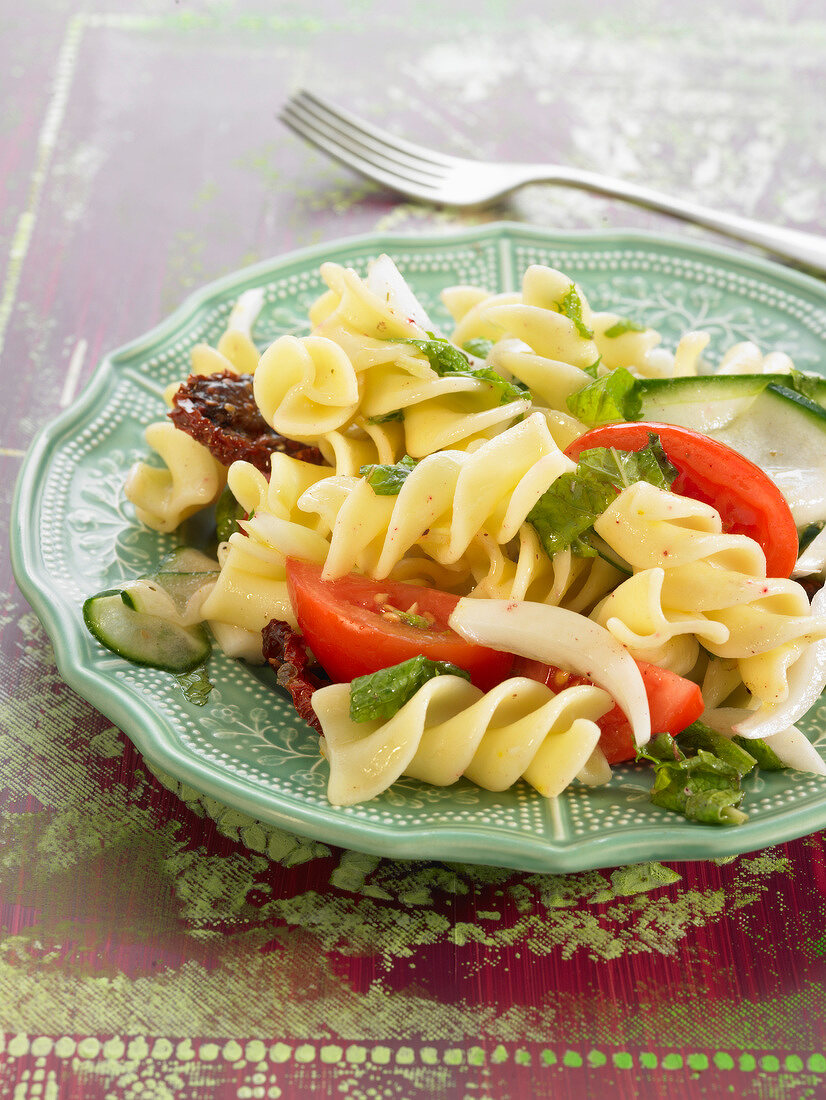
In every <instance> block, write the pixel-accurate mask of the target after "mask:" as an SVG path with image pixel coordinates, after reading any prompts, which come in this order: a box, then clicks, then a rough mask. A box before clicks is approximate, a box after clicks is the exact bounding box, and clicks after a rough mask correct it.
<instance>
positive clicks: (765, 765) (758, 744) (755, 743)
mask: <svg viewBox="0 0 826 1100" xmlns="http://www.w3.org/2000/svg"><path fill="white" fill-rule="evenodd" d="M732 742H733V743H734V744H735V745H739V746H740V748H741V749H745V751H746V752H747V753H748V754H749V756H753V757H754V759H755V760H756V761H757V767H758V768H759V769H760V771H761V772H782V771H783V769H784V768H785V767H786V765H785V764H784V763H783V761H782V760H781V759H780V757H779V756H778V755H777V753H776V752H775V751H774V749H773V748H771V747H770V745H769V744H768V742H767V741H764V740H763V738H762V737H733V738H732Z"/></svg>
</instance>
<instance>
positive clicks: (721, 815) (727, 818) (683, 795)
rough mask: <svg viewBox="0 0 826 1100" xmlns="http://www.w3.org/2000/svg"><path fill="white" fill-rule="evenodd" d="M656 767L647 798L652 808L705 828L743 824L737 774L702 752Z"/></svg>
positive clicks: (735, 770) (712, 756) (721, 762)
mask: <svg viewBox="0 0 826 1100" xmlns="http://www.w3.org/2000/svg"><path fill="white" fill-rule="evenodd" d="M655 766H656V776H655V777H654V783H653V786H652V787H651V792H650V798H651V801H652V802H653V803H654V805H655V806H662V807H663V809H665V810H672V811H674V812H675V813H679V814H682V815H683V816H684V817H686V818H688V819H689V820H690V821H699V822H701V823H703V824H705V825H740V824H742V823H743V822H744V821H746V820H747V818H746V815H745V814H744V813H742V812H741V811H740V810H739V809H737V807H738V806H739V805H740V803H741V802H742V801H743V794H744V792H743V791H742V790H741V788H740V773H739V772H738V770H737V768H735V767H733V766H732V765H731V764H727V763H726V762H725V761H724V760H720V759H719V758H718V757H716V756H714V755H713V754H712V753H710V752H707V751H706V750H705V749H699V750H698V751H697V754H696V756H687V757H685V758H684V759H682V760H669V761H663V762H662V763H659V764H657V765H655Z"/></svg>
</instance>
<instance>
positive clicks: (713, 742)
mask: <svg viewBox="0 0 826 1100" xmlns="http://www.w3.org/2000/svg"><path fill="white" fill-rule="evenodd" d="M680 748H681V749H683V750H687V751H689V752H690V751H692V750H693V751H695V752H699V750H700V749H704V750H705V751H706V752H710V753H712V754H713V755H714V756H716V757H717V758H718V760H723V761H725V763H726V764H730V765H731V767H732V768H734V769H735V770H736V771H737V773H738V775H740V776H741V777H742V776H744V775H748V774H749V772H750V771H752V770H753V769H754V766H755V764H756V763H757V760H756V758H755V757H754V756H753V755H752V754H751V753H750V752H749V751H748V750H747V749H746V748H744V747H742V746H741V745H737V744H735V742H734V741H733V740H732V739H731V738H730V737H724V736H723V734H722V733H717V731H716V730H713V729H711V727H710V726H707V725H706V724H705V723H704V722H692V724H691V725H690V726H688V728H687V729H684V730H683V732H682V733H681V734H680Z"/></svg>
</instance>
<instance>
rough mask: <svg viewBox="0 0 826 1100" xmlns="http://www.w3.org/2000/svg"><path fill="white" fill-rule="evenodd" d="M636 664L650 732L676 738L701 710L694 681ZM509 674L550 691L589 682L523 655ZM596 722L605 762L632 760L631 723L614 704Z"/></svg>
mask: <svg viewBox="0 0 826 1100" xmlns="http://www.w3.org/2000/svg"><path fill="white" fill-rule="evenodd" d="M636 663H637V668H638V669H639V670H640V675H641V676H642V682H643V685H644V686H645V694H646V696H647V697H648V709H649V710H650V712H651V731H652V735H654V736H656V734H658V733H670V734H671V736H672V737H676V736H677V734H678V733H682V731H683V730H684V729H685V728H686V726H690V725H691V723H692V722H696V721H697V719H698V718H699V717H700V715H701V714H702V713H703V709H704V703H703V696H702V693H701V692H700V689H699V687H697V685H696V684H694V683H692V682H691V680H686V678H685V677H684V676H678V675H677V673H676V672H669V671H668V669H665V668H660V667H659V666H658V665H651V664H648V662H646V661H637V662H636ZM511 674H512V675H513V676H527V677H529V678H530V679H531V680H539V681H540V683H543V684H547V685H548V687H549V688H550V689H551V690H552V691H557V692H558V691H562V689H563V688H566V687H574V686H575V685H576V684H590V683H591V681H590V680H588V679H587V677H585V676H577V675H576V674H575V673H573V672H565V671H564V670H563V669H561V668H555V667H554V666H553V665H545V664H542V662H541V661H529V660H527V658H523V657H517V658H516V661H515V662H514V666H513V670H512V673H511ZM597 725H598V726H599V728H600V730H601V731H602V735H601V737H600V739H599V747H600V748H601V749H602V751H603V752H604V753H605V757H606V759H607V760H608V763H609V764H620V763H622V761H623V760H633V759H634V757H635V756H636V743H635V741H634V734H633V731H632V729H631V723H630V722H629V721H628V719H627V718H626V717H625V714H624V713H623V712H622V710H620V708H619V707H618V706H613V707H612V708H611V710H609V711H608V712H607V713H606V714H603V716H602V718H599V719H598V720H597Z"/></svg>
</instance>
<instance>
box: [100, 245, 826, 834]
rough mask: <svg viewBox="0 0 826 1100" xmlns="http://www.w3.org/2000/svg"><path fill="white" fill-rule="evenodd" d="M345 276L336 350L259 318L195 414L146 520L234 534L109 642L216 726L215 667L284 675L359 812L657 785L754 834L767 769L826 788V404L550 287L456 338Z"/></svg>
mask: <svg viewBox="0 0 826 1100" xmlns="http://www.w3.org/2000/svg"><path fill="white" fill-rule="evenodd" d="M321 276H322V278H323V280H324V283H325V285H326V287H327V290H326V292H325V293H324V294H323V295H322V296H321V297H320V298H319V299H318V300H317V301H316V302H315V303H314V304H313V306H312V307H311V309H310V312H309V335H307V336H303V337H297V336H291V335H286V336H282V337H280V338H278V339H277V340H275V341H274V342H273V343H272V344H270V345H269V346H268V347H266V348H265V349H264V350H263V353H262V352H260V350H259V348H258V347H257V345H256V344H255V342H254V340H253V332H254V324H255V319H256V317H257V315H258V313H259V311H260V309H261V307H262V303H263V295H262V293H261V292H259V291H251V292H247V293H246V294H245V295H243V296H242V297H241V299H240V300H239V302H238V304H237V306H236V308H235V310H234V311H233V313H232V315H231V317H230V320H229V324H228V327H227V330H226V332H225V333H224V335H223V336H222V338H221V340H220V341H219V342H218V344H217V345H216V346H215V347H211V346H208V345H205V344H201V345H197V346H196V347H195V348H194V349H193V352H192V356H191V360H192V361H191V372H190V374H189V377H188V378H187V379H186V380H184V381H182V382H181V383H179V384H178V383H176V384H175V385H173V386H172V387H170V389H169V391H168V393H167V400H168V404H169V406H170V412H169V415H168V417H167V418H166V419H165V420H163V421H160V422H158V423H156V424H152V425H150V426H149V427H148V428H147V431H146V439H147V444H148V445H149V447H150V448H151V449H152V450H153V451H154V452H155V453H156V456H157V458H158V459H159V460H160V463H161V464H160V465H159V464H158V461H157V460H156V461H155V462H154V463H145V462H141V463H138V464H137V465H136V466H135V467H134V468H133V469H132V471H131V472H130V474H129V477H128V479H127V483H126V486H125V492H126V495H127V497H128V498H129V500H130V501H131V502H132V504H133V505H134V508H135V511H136V514H137V516H138V518H139V520H140V521H141V522H143V523H145V524H147V525H148V526H150V527H152V528H154V529H155V530H158V531H164V532H171V531H176V530H179V529H181V528H182V525H185V523H186V521H187V520H188V518H189V517H191V516H193V515H195V514H196V513H201V512H204V513H206V514H208V515H214V518H215V547H214V550H215V552H214V554H212V553H209V552H207V551H208V550H209V548H207V547H204V546H201V547H200V548H195V547H186V546H184V547H182V548H180V549H179V550H177V551H175V552H174V553H173V554H172V555H170V556H169V557H168V558H167V559H165V560H164V561H163V562H162V563H160V564H159V567H158V569H157V571H156V572H155V573H154V574H153V575H152V576H148V577H143V578H137V579H136V580H135V581H134V582H132V583H130V584H128V585H126V586H125V587H124V588H122V589H118V590H113V591H109V592H104V593H97V594H95V595H93V596H90V597H89V599H88V600H87V601H86V603H85V605H84V617H85V620H86V623H87V626H88V627H89V629H90V630H91V631H92V633H93V634H94V635H95V637H96V638H97V639H98V640H99V641H100V642H102V643H103V644H104V645H106V646H108V647H109V648H110V649H113V650H114V651H115V652H117V653H119V654H120V655H121V656H123V657H125V658H127V659H129V660H132V661H136V662H137V663H142V664H146V665H151V666H153V667H157V668H163V669H166V670H167V671H170V672H172V673H175V674H176V675H178V676H179V679H180V680H181V683H182V686H183V688H184V690H185V691H186V693H187V695H188V697H189V698H190V699H191V700H192V701H195V702H201V703H204V702H206V703H207V705H208V693H209V687H210V685H209V681H208V676H207V673H206V661H207V659H208V656H209V652H210V649H211V646H212V644H213V641H214V642H215V643H217V645H218V646H220V648H221V649H223V650H224V651H225V652H226V653H227V654H228V655H230V656H232V657H237V658H239V659H244V660H247V661H251V662H258V663H261V662H264V661H269V662H270V664H271V665H272V666H273V667H274V668H275V669H276V670H277V677H278V681H279V683H280V684H281V685H282V686H283V687H286V688H287V690H289V691H290V693H291V695H292V697H293V700H294V702H295V705H296V709H297V711H298V713H299V714H300V715H301V716H302V717H303V718H305V719H306V720H307V721H309V722H310V723H311V724H312V725H314V726H315V728H316V729H317V730H318V731H319V734H320V746H321V751H322V752H323V754H324V756H325V757H326V759H327V761H328V763H329V770H330V777H329V785H328V797H329V799H330V801H331V802H332V803H333V804H335V805H351V804H354V803H358V802H362V801H366V800H368V799H371V798H373V797H375V796H377V795H379V794H381V793H382V792H383V791H385V790H387V789H388V788H389V787H390V786H391V785H392V784H393V783H394V782H395V781H396V780H397V779H398V778H399V777H400V776H402V775H407V776H411V777H414V778H417V779H420V780H422V781H423V782H426V783H430V784H436V785H448V784H452V783H454V782H456V781H457V780H458V779H459V778H460V777H462V776H464V777H466V778H467V779H469V780H470V781H471V782H473V783H476V784H478V785H479V786H482V787H484V788H486V789H489V790H504V789H507V788H508V787H511V786H512V785H513V784H515V783H517V782H520V781H524V782H527V783H528V784H530V785H531V786H533V787H534V788H535V789H536V790H537V791H538V792H539V793H540V794H541V795H543V796H546V797H555V796H557V795H559V794H561V793H562V791H564V790H565V789H566V788H567V787H568V786H569V785H570V784H571V783H574V782H579V783H585V784H591V785H597V784H603V783H607V782H609V781H610V779H611V774H612V767H613V766H616V765H618V764H621V763H623V762H632V763H633V762H637V763H640V762H642V763H645V764H646V765H649V766H651V768H652V769H653V771H654V779H653V785H652V789H651V798H652V801H654V802H655V803H656V804H658V805H660V806H663V807H665V808H667V809H670V810H674V811H675V812H678V813H682V814H684V815H685V816H687V817H689V818H691V819H693V820H697V821H699V822H702V823H706V824H723V825H734V824H738V823H740V822H741V821H743V820H745V813H744V811H743V810H742V809H741V804H742V800H743V789H742V783H741V781H742V779H743V777H744V776H746V775H748V774H749V773H750V772H752V771H753V769H754V768H756V767H761V768H780V767H794V768H800V769H803V770H808V771H816V772H820V773H821V774H826V766H825V765H824V763H823V761H822V760H821V757H820V756H819V754H818V753H817V752H816V751H815V750H814V748H813V747H812V745H811V744H810V743H809V741H808V740H807V739H806V737H805V736H804V735H803V734H802V733H801V732H800V731H799V730H798V729H797V728H796V725H795V723H796V722H797V721H798V720H799V719H800V718H801V717H802V716H803V715H804V714H805V713H806V711H807V710H808V709H809V708H810V707H811V706H812V704H813V703H814V702H815V700H816V699H817V697H818V696H819V694H820V692H821V690H822V688H823V686H824V683H826V607H824V598H823V595H822V585H823V576H824V570H825V568H826V532H824V526H825V525H826V464H822V462H821V458H820V456H821V454H823V453H824V446H823V445H824V442H826V380H823V379H820V378H814V377H811V376H809V375H804V374H802V373H800V372H798V371H796V370H795V368H794V365H793V363H792V362H791V360H789V359H788V357H787V356H785V355H784V354H783V353H780V352H772V353H769V354H766V355H764V354H763V353H762V352H761V351H760V349H758V348H757V347H756V346H755V345H754V344H751V343H744V344H738V345H736V346H734V347H733V348H730V349H728V350H727V351H726V353H725V354H724V355H723V357H722V359H721V361H720V362H719V363H718V364H717V365H716V366H714V367H712V366H711V364H710V363H709V362H708V361H707V360H706V359H705V357H704V356H705V354H706V352H707V347H708V343H709V338H708V335H707V334H705V333H702V332H689V333H687V334H685V335H684V336H683V337H682V338H681V339H680V341H679V343H678V344H677V346H676V348H675V349H674V350H673V351H670V350H668V349H666V348H664V347H663V346H662V342H661V338H660V336H659V334H658V333H657V332H656V331H654V330H653V329H651V328H648V327H646V326H645V325H643V324H641V323H639V321H638V320H637V319H634V318H626V317H622V316H619V315H617V314H616V313H613V312H609V311H598V310H595V309H593V308H592V307H591V305H590V303H589V302H588V300H587V298H586V296H585V294H584V292H583V290H582V288H581V287H580V286H578V285H577V284H576V283H575V282H574V281H573V280H572V279H570V278H569V277H568V276H567V275H565V274H564V273H563V272H560V271H557V270H555V269H553V268H550V267H545V266H540V265H535V266H531V267H529V268H528V269H527V270H526V271H525V272H524V275H523V278H522V282H521V287H520V289H519V290H518V291H515V292H512V293H490V292H488V291H487V290H484V289H482V288H479V287H470V286H453V287H448V288H446V289H445V290H444V292H443V295H442V301H443V304H444V306H445V308H446V310H447V313H448V314H449V315H450V317H451V318H452V324H451V326H450V328H449V331H444V330H442V329H440V328H439V326H437V325H436V324H434V322H433V321H432V320H431V318H430V317H429V316H428V315H427V313H426V311H425V309H424V308H423V306H422V305H421V303H420V302H419V301H418V300H417V299H416V297H415V295H414V293H413V291H412V290H411V288H410V287H409V286H408V284H407V283H406V282H405V280H404V279H403V277H402V275H401V274H400V273H399V271H398V269H397V268H396V266H395V265H394V263H393V261H392V260H391V259H390V258H389V257H387V256H381V257H379V258H377V259H376V260H375V261H374V262H373V263H372V264H371V265H370V267H369V270H368V273H367V275H366V277H364V278H362V277H360V276H359V275H358V274H357V273H356V272H355V271H353V270H351V269H348V268H344V267H342V266H340V265H338V264H334V263H325V264H323V265H322V267H321ZM792 441H793V443H792ZM790 446H793V448H794V453H793V454H788V453H787V451H788V449H789V447H790Z"/></svg>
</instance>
